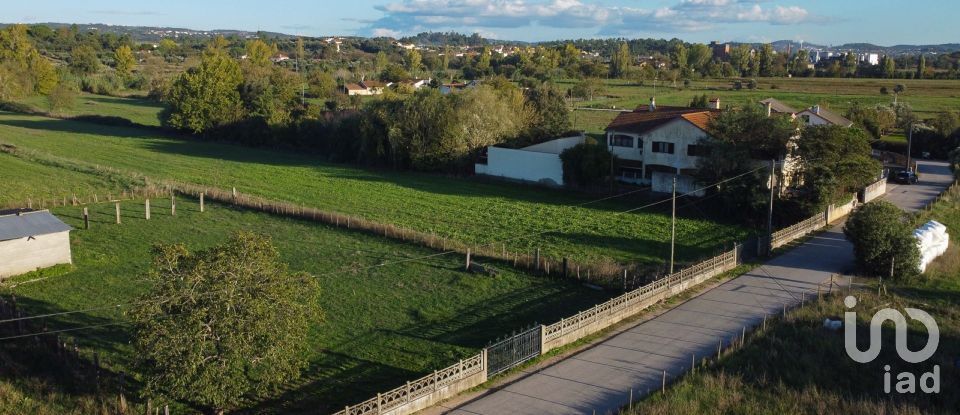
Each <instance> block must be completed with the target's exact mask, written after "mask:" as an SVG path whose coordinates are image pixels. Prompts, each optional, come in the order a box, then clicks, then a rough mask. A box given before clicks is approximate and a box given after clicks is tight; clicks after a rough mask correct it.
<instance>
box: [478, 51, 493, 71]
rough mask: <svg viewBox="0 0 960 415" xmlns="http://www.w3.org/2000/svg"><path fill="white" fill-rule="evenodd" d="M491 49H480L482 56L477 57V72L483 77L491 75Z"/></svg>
mask: <svg viewBox="0 0 960 415" xmlns="http://www.w3.org/2000/svg"><path fill="white" fill-rule="evenodd" d="M490 55H491V52H490V48H489V47H487V46H484V47H483V49H480V54H479V55H477V72H479V73H480V75H481V76H486V75H487V74H489V73H490Z"/></svg>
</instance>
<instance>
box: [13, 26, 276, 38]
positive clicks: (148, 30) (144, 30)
mask: <svg viewBox="0 0 960 415" xmlns="http://www.w3.org/2000/svg"><path fill="white" fill-rule="evenodd" d="M34 24H37V25H46V26H49V27H51V28H53V29H59V28H61V27H70V26H74V24H71V23H31V25H34ZM9 25H10V23H0V27H5V26H9ZM76 26H77V29H78V30H80V31H81V32H87V31H95V32H101V33H114V34H117V35H128V36H130V38H131V39H133V40H134V41H138V42H157V41H160V39H162V38H165V37H167V38H178V37H214V36H224V37H228V36H237V37H241V38H250V37H254V36H258V35H259V36H261V37H271V38H280V39H284V38H292V37H294V36H293V35H288V34H286V33H276V32H251V31H246V30H232V29H217V30H194V29H185V28H179V27H154V26H117V25H108V24H102V23H84V24H76Z"/></svg>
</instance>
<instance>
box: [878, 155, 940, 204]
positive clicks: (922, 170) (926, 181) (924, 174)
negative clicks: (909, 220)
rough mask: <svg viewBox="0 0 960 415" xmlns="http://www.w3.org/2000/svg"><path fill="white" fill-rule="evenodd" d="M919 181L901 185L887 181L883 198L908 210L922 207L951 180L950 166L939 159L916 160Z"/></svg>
mask: <svg viewBox="0 0 960 415" xmlns="http://www.w3.org/2000/svg"><path fill="white" fill-rule="evenodd" d="M917 171H918V172H919V174H920V182H919V183H917V184H911V185H903V184H893V183H887V194H886V195H885V196H884V199H886V200H887V201H889V202H890V203H893V204H895V205H897V206H899V207H900V208H901V209H903V210H906V211H908V212H913V211H916V210H920V209H922V208H923V207H924V206H926V204H927V202H929V201H930V200H931V199H933V198H935V197H937V195H938V194H940V192H942V191H943V189H944V188H945V187H947V186H949V185H950V183H952V182H953V172H951V171H950V166H949V165H948V164H947V163H944V162H941V161H929V160H920V161H917Z"/></svg>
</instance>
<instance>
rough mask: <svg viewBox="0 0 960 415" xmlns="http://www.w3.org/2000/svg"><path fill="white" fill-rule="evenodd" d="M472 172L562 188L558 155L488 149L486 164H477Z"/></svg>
mask: <svg viewBox="0 0 960 415" xmlns="http://www.w3.org/2000/svg"><path fill="white" fill-rule="evenodd" d="M474 170H475V172H476V173H477V174H485V175H488V176H496V177H503V178H507V179H514V180H522V181H527V182H535V183H540V184H544V185H547V186H563V163H562V162H561V161H560V155H558V154H553V153H538V152H534V151H525V150H515V149H510V148H500V147H489V148H488V149H487V164H479V163H478V164H476V165H474Z"/></svg>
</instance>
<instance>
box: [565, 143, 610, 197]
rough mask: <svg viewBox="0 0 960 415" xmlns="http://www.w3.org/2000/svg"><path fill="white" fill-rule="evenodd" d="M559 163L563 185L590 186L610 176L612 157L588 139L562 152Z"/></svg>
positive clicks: (605, 149) (604, 148) (607, 151)
mask: <svg viewBox="0 0 960 415" xmlns="http://www.w3.org/2000/svg"><path fill="white" fill-rule="evenodd" d="M560 161H561V162H562V163H563V181H564V182H565V183H567V184H571V185H579V186H592V185H596V184H599V183H601V182H602V181H603V180H604V179H605V178H606V177H607V176H608V175H609V174H610V168H611V163H613V162H614V156H613V154H612V153H610V151H609V150H607V148H606V147H605V146H601V145H597V143H596V141H593V139H588V142H585V143H582V144H577V145H575V146H573V147H570V148H568V149H566V150H563V152H561V153H560Z"/></svg>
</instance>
